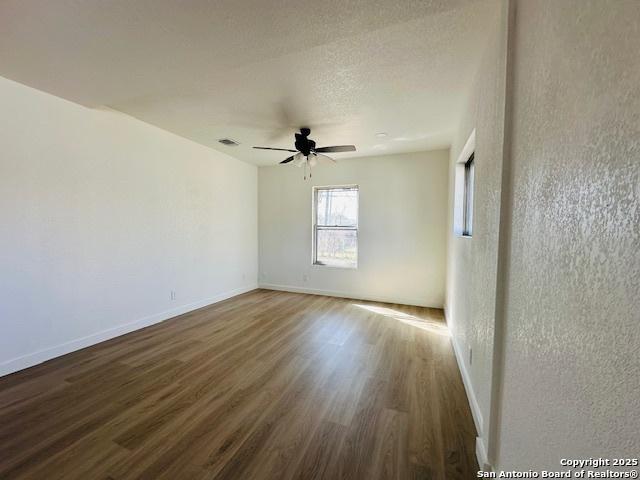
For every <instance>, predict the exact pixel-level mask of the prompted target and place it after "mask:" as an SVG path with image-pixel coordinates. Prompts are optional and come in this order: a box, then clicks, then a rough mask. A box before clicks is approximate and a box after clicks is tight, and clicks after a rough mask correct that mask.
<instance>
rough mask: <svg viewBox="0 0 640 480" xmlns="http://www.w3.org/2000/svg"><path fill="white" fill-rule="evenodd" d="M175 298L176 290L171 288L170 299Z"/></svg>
mask: <svg viewBox="0 0 640 480" xmlns="http://www.w3.org/2000/svg"><path fill="white" fill-rule="evenodd" d="M175 299H176V291H175V290H171V300H175Z"/></svg>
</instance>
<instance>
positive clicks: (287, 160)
mask: <svg viewBox="0 0 640 480" xmlns="http://www.w3.org/2000/svg"><path fill="white" fill-rule="evenodd" d="M291 160H293V156H291V157H287V158H285V159H284V160H282V161H281V162H280V163H281V164H283V163H289V162H290V161H291Z"/></svg>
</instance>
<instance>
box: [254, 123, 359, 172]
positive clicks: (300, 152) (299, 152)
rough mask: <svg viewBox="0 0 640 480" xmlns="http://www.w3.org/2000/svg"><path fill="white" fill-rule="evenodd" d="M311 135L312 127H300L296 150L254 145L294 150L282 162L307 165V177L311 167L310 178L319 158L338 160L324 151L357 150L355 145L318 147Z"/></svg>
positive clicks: (268, 148)
mask: <svg viewBox="0 0 640 480" xmlns="http://www.w3.org/2000/svg"><path fill="white" fill-rule="evenodd" d="M309 135H311V129H309V128H306V127H303V128H301V129H300V133H296V134H295V136H296V141H295V147H296V149H295V150H291V149H289V148H272V147H253V148H257V149H258V150H279V151H283V152H293V153H295V155H291V156H290V157H287V158H285V159H284V160H283V161H281V162H280V163H281V164H283V163H289V162H294V163H293V164H294V165H296V166H297V167H302V166H303V165H304V167H305V179H306V178H307V176H306V172H307V167H309V178H311V168H312V167H315V166H316V164H317V163H318V160H327V161H330V162H333V163H336V161H335V160H334V159H333V158H331V157H329V156H327V155H324V153H339V152H355V151H356V147H354V146H353V145H336V146H333V147H319V148H316V142H314V141H313V140H311V139H310V138H309Z"/></svg>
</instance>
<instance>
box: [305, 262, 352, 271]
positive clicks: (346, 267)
mask: <svg viewBox="0 0 640 480" xmlns="http://www.w3.org/2000/svg"><path fill="white" fill-rule="evenodd" d="M311 266H312V267H323V268H337V269H339V270H357V269H358V265H356V266H354V267H348V266H340V265H327V264H326V263H312V264H311Z"/></svg>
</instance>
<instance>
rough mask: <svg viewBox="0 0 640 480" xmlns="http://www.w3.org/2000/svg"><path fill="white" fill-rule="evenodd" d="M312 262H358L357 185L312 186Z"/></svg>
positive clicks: (351, 264)
mask: <svg viewBox="0 0 640 480" xmlns="http://www.w3.org/2000/svg"><path fill="white" fill-rule="evenodd" d="M313 264H314V265H326V266H331V267H342V268H357V266H358V187H357V186H336V187H314V189H313Z"/></svg>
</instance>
